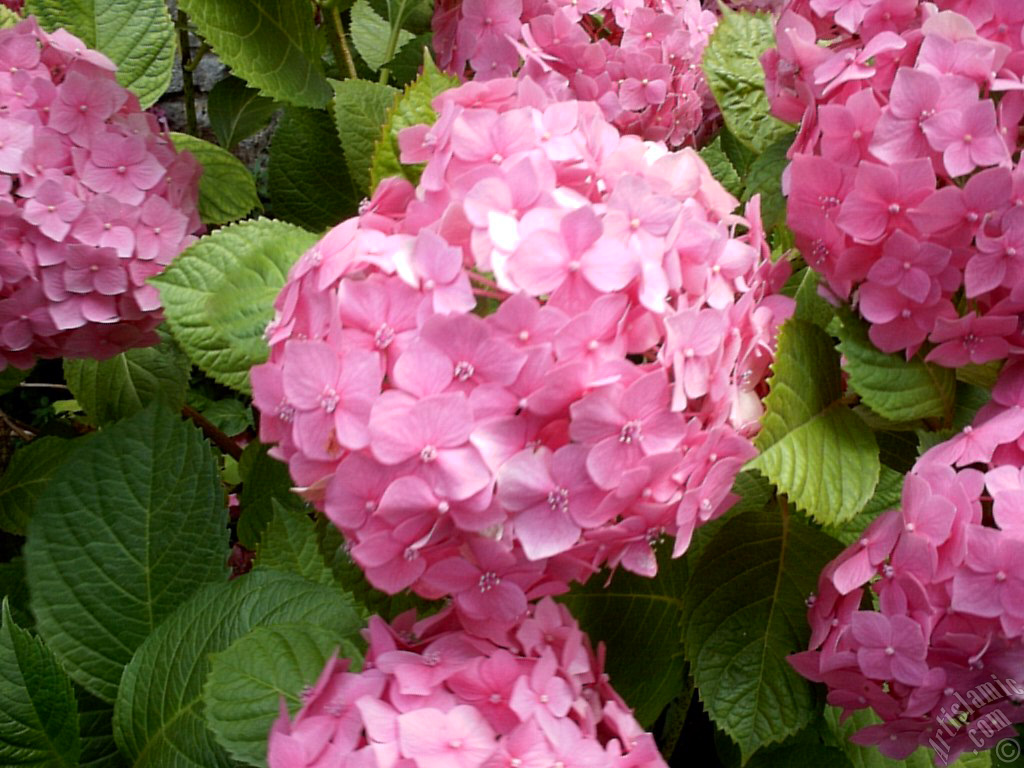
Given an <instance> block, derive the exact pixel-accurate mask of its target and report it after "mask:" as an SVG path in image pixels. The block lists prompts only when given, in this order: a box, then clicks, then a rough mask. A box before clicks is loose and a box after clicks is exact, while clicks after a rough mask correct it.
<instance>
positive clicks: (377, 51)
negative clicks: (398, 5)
mask: <svg viewBox="0 0 1024 768" xmlns="http://www.w3.org/2000/svg"><path fill="white" fill-rule="evenodd" d="M388 5H389V6H390V5H392V3H391V2H389V3H388ZM402 5H403V6H404V5H405V3H402ZM392 24H393V25H394V26H395V27H399V26H401V22H400V21H396V20H395V19H394V17H392V19H391V23H388V20H387V19H384V18H382V17H381V16H380V15H379V14H378V13H377V12H376V11H374V10H373V8H372V7H370V3H369V2H367V0H356V3H355V4H354V5H353V6H352V11H351V24H350V25H349V30H350V32H351V33H352V44H353V45H354V46H355V47H356V50H357V51H359V55H360V56H362V57H363V61H365V62H366V64H367V66H368V67H369V68H370V69H372V70H373V71H374V72H376V71H377V70H378V69H380V68H381V67H383V66H384V65H385V64H387V63H388V61H390V60H391V57H390V56H388V55H387V47H388V41H389V38H390V37H391V28H392ZM410 40H412V33H411V32H408V31H406V30H404V29H403V30H401V31H400V32H399V33H398V45H397V46H396V47H395V51H397V50H398V49H399V48H401V47H402V46H403V45H405V44H406V43H407V42H409V41H410ZM392 55H393V52H392Z"/></svg>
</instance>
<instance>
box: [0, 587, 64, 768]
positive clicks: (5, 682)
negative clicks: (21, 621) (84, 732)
mask: <svg viewBox="0 0 1024 768" xmlns="http://www.w3.org/2000/svg"><path fill="white" fill-rule="evenodd" d="M0 702H3V706H0V763H2V764H3V765H5V766H12V767H13V766H22V765H24V766H46V768H61V767H62V766H67V768H75V766H77V765H78V756H79V754H80V753H81V744H80V742H79V739H78V710H77V709H76V705H75V693H74V690H72V687H71V681H70V680H69V679H68V676H67V675H65V674H64V671H63V670H62V669H61V668H60V664H58V663H57V659H56V658H55V657H54V655H53V653H51V652H50V650H49V649H48V648H47V647H46V646H45V645H43V641H42V640H40V639H38V638H35V637H32V635H31V634H30V633H29V632H28V631H27V630H24V629H22V628H21V627H19V626H17V625H16V624H15V623H14V619H12V618H11V612H10V609H9V608H8V606H7V600H6V599H5V600H4V601H3V608H2V624H0Z"/></svg>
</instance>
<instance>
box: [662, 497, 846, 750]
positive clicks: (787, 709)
mask: <svg viewBox="0 0 1024 768" xmlns="http://www.w3.org/2000/svg"><path fill="white" fill-rule="evenodd" d="M839 549H840V547H839V545H838V544H837V543H836V542H835V541H833V540H832V539H830V538H829V537H827V536H825V535H824V534H822V533H819V532H818V531H816V530H814V529H813V528H812V527H811V526H809V525H807V524H806V523H804V522H803V521H802V520H800V519H799V518H798V517H796V516H794V515H792V514H790V513H788V512H782V513H781V514H780V512H779V510H777V509H771V508H767V509H764V510H761V511H756V512H748V513H745V514H741V515H736V516H734V517H731V518H729V520H728V521H727V522H726V523H725V525H723V526H722V527H721V528H720V529H719V530H718V532H717V534H716V535H715V537H714V538H713V539H712V540H711V541H710V543H708V545H707V546H706V547H705V548H704V551H703V553H702V554H701V557H700V560H699V561H698V562H697V564H696V566H695V567H694V569H693V572H692V574H691V576H690V579H689V582H688V589H687V591H686V595H685V598H684V601H683V603H684V606H685V608H684V612H683V616H682V626H683V627H684V632H685V635H684V637H685V648H686V656H687V659H688V660H689V662H690V670H691V673H692V674H693V677H694V681H695V682H696V684H697V688H698V689H699V691H700V696H701V700H702V701H703V702H704V708H705V709H706V710H707V712H708V714H709V715H710V716H711V719H712V720H714V721H715V723H716V724H717V725H718V727H719V728H721V729H722V730H724V731H725V732H726V733H727V734H729V736H730V737H731V738H732V739H733V741H735V742H736V743H737V744H738V745H739V747H740V750H741V752H742V754H743V759H744V761H746V760H747V759H748V758H749V757H750V755H752V754H753V753H754V752H755V751H756V750H757V749H758V748H760V747H762V746H765V745H766V744H771V743H772V742H777V741H782V740H784V739H785V738H786V737H788V736H791V735H792V734H794V733H797V732H798V731H800V730H801V729H802V728H804V727H805V726H806V725H807V724H808V723H810V722H811V720H812V718H813V717H814V715H815V709H814V697H813V695H812V690H811V684H810V683H808V682H807V681H806V680H804V679H803V678H801V677H800V676H799V675H797V674H796V672H794V671H793V669H792V668H791V667H790V666H789V664H788V663H786V656H787V655H788V654H790V653H793V652H795V651H798V650H802V649H803V648H805V647H806V645H807V639H808V635H809V630H808V627H807V619H806V614H807V606H806V605H805V602H804V601H805V599H806V598H807V596H808V595H809V594H810V593H811V592H813V591H814V589H815V587H816V585H817V582H818V574H819V573H820V572H821V569H822V567H823V566H824V565H825V563H827V562H828V561H829V559H831V558H832V557H834V556H835V555H836V554H838V552H839Z"/></svg>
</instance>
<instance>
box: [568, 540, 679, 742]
mask: <svg viewBox="0 0 1024 768" xmlns="http://www.w3.org/2000/svg"><path fill="white" fill-rule="evenodd" d="M661 550H662V553H663V556H662V557H659V558H658V561H659V562H658V575H657V576H656V577H655V578H653V579H648V578H644V577H641V576H637V575H635V574H632V573H630V572H629V571H626V570H625V569H623V568H619V569H618V570H617V571H616V572H615V576H614V577H613V578H612V581H611V584H608V585H606V584H605V579H604V578H602V577H600V576H595V577H594V578H592V579H591V580H590V582H589V583H588V584H586V585H584V586H575V587H574V588H573V590H572V591H571V592H570V593H569V594H568V595H566V596H565V597H563V598H561V601H562V602H564V603H565V604H566V605H568V606H569V610H570V611H571V612H572V615H573V616H574V617H575V618H576V620H577V621H579V623H580V627H581V628H582V629H583V631H584V632H586V633H587V634H589V635H590V636H591V637H595V638H600V639H601V642H603V643H604V644H605V645H606V646H607V647H608V656H607V666H606V668H605V671H606V672H607V673H608V675H609V676H610V677H611V684H612V685H613V686H614V687H615V690H616V691H618V692H619V694H620V695H621V696H622V697H623V698H624V699H625V700H626V703H627V704H628V705H629V706H630V707H634V708H635V714H636V717H637V719H638V720H639V721H640V723H641V725H643V726H644V727H648V728H649V727H650V726H651V725H653V724H654V721H655V720H657V718H658V715H660V714H661V711H662V710H663V709H664V708H665V706H666V705H667V704H668V703H669V702H670V701H672V699H674V698H675V697H676V696H677V695H678V693H679V690H680V688H682V687H683V685H684V682H685V672H686V661H685V659H684V658H683V647H682V626H681V625H680V620H681V617H682V612H683V602H682V596H683V592H684V591H685V590H686V582H687V577H688V575H689V570H688V567H689V560H688V559H687V558H679V559H676V560H672V559H671V558H670V557H668V556H667V555H668V553H671V551H672V545H671V543H670V542H663V543H662V545H661ZM653 669H656V670H657V674H652V673H651V670H653Z"/></svg>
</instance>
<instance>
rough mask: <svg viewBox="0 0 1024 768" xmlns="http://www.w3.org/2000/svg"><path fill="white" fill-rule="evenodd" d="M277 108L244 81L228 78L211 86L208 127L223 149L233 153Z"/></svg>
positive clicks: (208, 103)
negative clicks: (230, 150)
mask: <svg viewBox="0 0 1024 768" xmlns="http://www.w3.org/2000/svg"><path fill="white" fill-rule="evenodd" d="M280 108H281V105H280V104H278V103H277V102H276V101H274V100H273V99H270V98H267V97H266V96H261V95H260V92H259V91H258V90H256V89H255V88H250V87H249V86H247V85H246V84H245V81H244V80H241V79H239V78H237V77H231V76H229V77H225V78H224V79H223V80H221V81H220V82H218V83H217V84H216V85H215V86H213V90H212V91H210V95H209V98H208V99H207V101H206V111H207V114H208V115H209V117H210V127H211V128H212V129H213V132H214V134H215V135H216V136H217V143H218V144H220V145H221V146H222V147H224V149H234V147H235V145H236V144H238V142H240V141H242V140H243V139H247V138H248V137H250V136H252V135H253V134H254V133H256V132H257V131H259V130H260V129H261V128H263V127H264V126H265V125H266V124H267V123H269V122H270V118H271V117H273V116H274V113H275V112H277V110H278V109H280Z"/></svg>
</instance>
